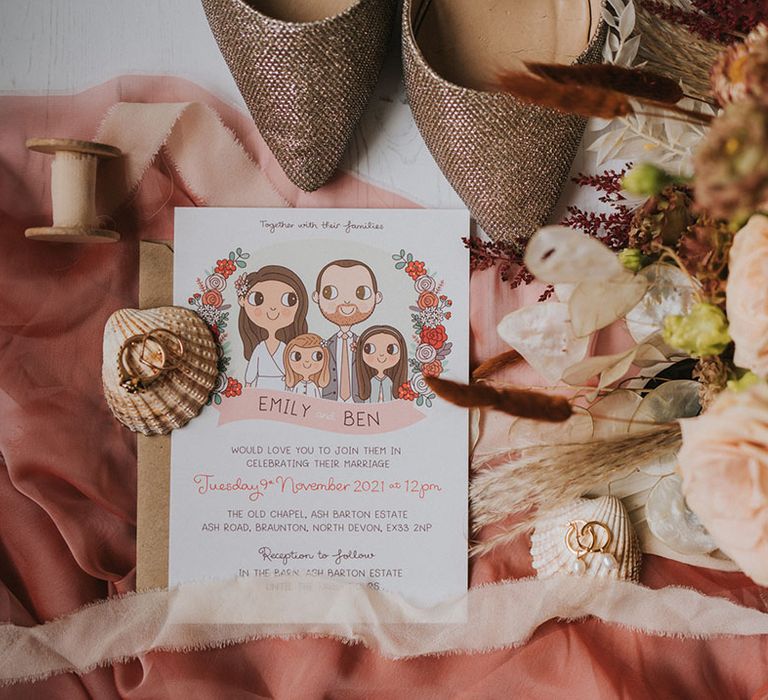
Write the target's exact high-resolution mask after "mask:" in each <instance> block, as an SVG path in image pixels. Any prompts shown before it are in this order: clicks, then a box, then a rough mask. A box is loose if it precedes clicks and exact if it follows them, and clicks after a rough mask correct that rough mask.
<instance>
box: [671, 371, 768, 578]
mask: <svg viewBox="0 0 768 700" xmlns="http://www.w3.org/2000/svg"><path fill="white" fill-rule="evenodd" d="M680 422H681V424H682V428H683V447H682V449H681V450H680V454H679V455H678V464H679V470H680V474H681V476H682V478H683V493H684V494H685V498H686V500H687V502H688V506H689V507H690V508H691V510H692V511H693V512H694V513H696V515H697V516H698V517H699V519H700V520H701V522H702V523H703V524H704V526H705V527H706V528H707V529H708V530H709V532H710V534H711V535H712V537H713V538H714V540H715V542H717V544H718V546H719V547H720V549H722V550H723V551H724V552H725V553H726V554H727V555H728V556H730V557H731V558H732V559H733V560H734V561H735V562H736V563H737V564H738V565H739V566H740V567H741V568H742V569H743V570H744V572H745V573H746V574H747V575H748V576H750V577H751V578H752V579H753V580H754V581H755V582H756V583H759V584H760V585H762V586H765V585H766V584H768V385H766V384H765V383H762V382H761V383H760V384H755V385H754V386H752V387H750V388H749V389H747V390H745V391H742V392H739V393H736V392H733V391H725V392H723V393H722V394H720V395H719V396H718V397H717V399H716V400H715V402H714V403H713V404H712V405H711V406H710V407H709V409H708V410H707V411H706V412H705V413H703V414H702V415H701V416H699V417H698V418H689V419H686V420H682V421H680Z"/></svg>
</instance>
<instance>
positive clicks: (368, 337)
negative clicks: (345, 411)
mask: <svg viewBox="0 0 768 700" xmlns="http://www.w3.org/2000/svg"><path fill="white" fill-rule="evenodd" d="M355 353H356V355H357V356H356V358H355V360H356V362H355V367H356V371H357V387H358V392H359V395H360V401H361V402H362V403H381V402H384V401H393V400H394V399H396V398H397V390H398V389H399V388H400V387H401V386H402V385H403V384H404V383H405V382H406V381H407V380H408V350H407V348H406V345H405V339H404V338H403V336H402V333H400V331H399V330H397V329H396V328H393V327H392V326H371V327H370V328H366V330H364V331H363V333H362V334H361V335H360V338H359V339H358V341H357V347H356V349H355Z"/></svg>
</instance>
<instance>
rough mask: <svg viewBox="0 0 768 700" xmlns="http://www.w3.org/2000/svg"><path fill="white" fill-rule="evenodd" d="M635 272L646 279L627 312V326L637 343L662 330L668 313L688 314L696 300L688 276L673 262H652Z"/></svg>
mask: <svg viewBox="0 0 768 700" xmlns="http://www.w3.org/2000/svg"><path fill="white" fill-rule="evenodd" d="M638 275H639V276H642V277H645V278H646V280H648V290H647V292H646V293H645V295H644V296H643V298H642V299H641V300H640V303H639V304H637V306H635V308H633V309H632V310H631V311H630V312H629V313H628V314H627V329H628V330H629V333H630V335H631V336H632V338H634V340H635V341H637V342H638V343H639V342H641V341H643V340H645V339H646V338H648V337H650V336H653V335H655V334H657V333H661V331H662V330H663V329H664V319H665V318H666V317H667V316H669V315H671V314H676V315H685V314H687V313H688V312H689V311H690V310H691V308H692V307H693V304H694V303H695V290H694V288H693V285H692V284H691V279H690V277H689V276H688V275H686V274H685V273H684V272H683V271H682V270H680V268H678V267H675V266H674V265H667V264H665V263H654V264H653V265H649V266H648V267H645V268H643V269H642V270H640V272H639V273H638Z"/></svg>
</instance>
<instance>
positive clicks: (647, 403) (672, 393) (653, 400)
mask: <svg viewBox="0 0 768 700" xmlns="http://www.w3.org/2000/svg"><path fill="white" fill-rule="evenodd" d="M699 411H701V403H700V402H699V383H698V382H696V381H694V380H692V379H675V380H672V381H669V382H663V383H662V384H660V385H659V386H658V387H656V389H654V390H653V391H650V392H648V393H647V394H646V396H645V398H644V399H643V400H642V402H641V403H640V405H639V406H638V407H637V410H636V411H635V413H634V415H633V416H632V420H633V421H640V422H641V423H669V422H671V421H674V420H678V419H679V418H693V417H694V416H697V415H699Z"/></svg>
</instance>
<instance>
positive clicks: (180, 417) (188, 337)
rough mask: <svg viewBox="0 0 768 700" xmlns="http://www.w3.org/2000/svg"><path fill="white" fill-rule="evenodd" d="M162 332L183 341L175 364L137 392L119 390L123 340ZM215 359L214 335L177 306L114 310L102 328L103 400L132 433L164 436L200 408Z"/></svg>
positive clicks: (212, 378) (210, 382)
mask: <svg viewBox="0 0 768 700" xmlns="http://www.w3.org/2000/svg"><path fill="white" fill-rule="evenodd" d="M158 328H164V329H166V330H169V331H171V332H172V333H174V334H176V335H177V336H178V337H179V338H181V340H182V341H183V343H184V354H183V356H182V359H181V362H180V364H179V366H178V367H177V368H175V369H172V370H170V371H169V372H167V373H166V374H164V375H163V376H161V377H160V378H159V379H157V380H156V381H155V382H153V383H152V384H150V385H149V386H148V387H147V388H146V389H144V390H143V391H141V392H136V393H129V392H128V391H126V390H125V389H124V388H123V387H122V386H120V373H119V370H118V355H119V352H120V348H121V347H122V345H123V343H124V342H125V340H126V339H127V338H129V337H130V336H132V335H136V334H141V333H146V332H148V331H150V330H155V329H158ZM217 364H218V355H217V348H216V343H215V341H214V339H213V335H212V334H211V331H210V330H209V329H208V327H207V326H206V325H205V323H204V322H203V320H202V319H201V318H200V317H199V316H198V315H197V314H196V313H194V312H193V311H190V310H189V309H184V308H181V307H179V306H162V307H159V308H156V309H143V310H139V309H119V310H118V311H115V313H113V314H112V315H111V316H110V317H109V319H108V320H107V323H106V325H105V327H104V358H103V363H102V369H101V379H102V384H103V387H104V398H106V400H107V404H108V405H109V408H110V410H111V411H112V413H113V415H114V416H115V418H117V420H119V421H120V422H121V423H122V424H123V425H125V426H126V427H127V428H129V429H130V430H132V431H133V432H137V433H144V435H164V434H165V433H169V432H170V431H171V430H174V429H175V428H180V427H181V426H183V425H186V424H187V423H188V422H189V421H190V420H191V419H192V418H194V417H195V416H196V415H197V414H198V413H200V410H201V409H202V407H203V406H204V405H205V403H206V401H207V400H208V397H209V396H210V393H211V389H212V388H213V386H214V383H215V382H216V375H217Z"/></svg>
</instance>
